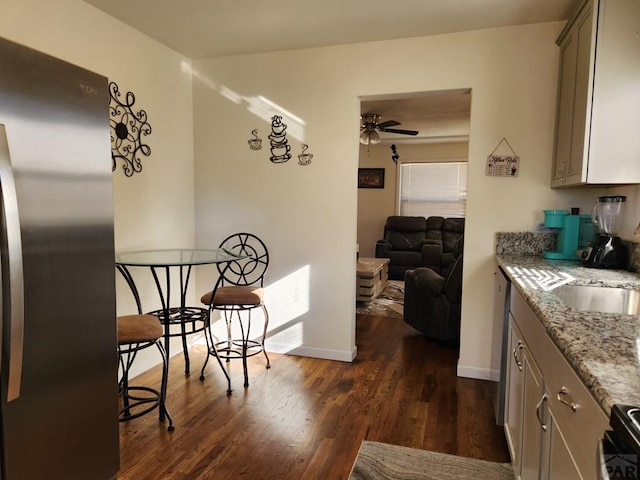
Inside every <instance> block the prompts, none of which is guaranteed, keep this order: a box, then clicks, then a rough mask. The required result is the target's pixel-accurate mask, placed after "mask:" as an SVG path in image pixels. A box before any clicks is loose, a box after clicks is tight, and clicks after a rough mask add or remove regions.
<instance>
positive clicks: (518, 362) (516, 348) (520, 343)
mask: <svg viewBox="0 0 640 480" xmlns="http://www.w3.org/2000/svg"><path fill="white" fill-rule="evenodd" d="M523 347H524V345H523V344H522V341H521V340H518V345H517V346H516V347H515V348H514V349H513V358H514V360H515V361H516V365H517V366H518V370H520V371H522V360H520V359H519V358H518V353H520V352H521V351H522V348H523Z"/></svg>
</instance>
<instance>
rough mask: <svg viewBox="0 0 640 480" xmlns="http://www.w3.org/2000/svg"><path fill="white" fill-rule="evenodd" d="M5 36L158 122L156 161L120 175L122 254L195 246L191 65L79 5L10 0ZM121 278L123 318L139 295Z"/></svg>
mask: <svg viewBox="0 0 640 480" xmlns="http://www.w3.org/2000/svg"><path fill="white" fill-rule="evenodd" d="M0 37H4V38H7V39H9V40H12V41H14V42H18V43H22V44H24V45H26V46H29V47H31V48H35V49H37V50H41V51H43V52H46V53H48V54H50V55H53V56H56V57H58V58H61V59H64V60H66V61H68V62H71V63H74V64H77V65H80V66H82V67H84V68H87V69H89V70H93V71H95V72H98V73H100V74H102V75H104V76H106V77H108V78H109V79H110V80H112V81H115V82H116V83H117V84H118V85H119V86H120V89H121V91H123V94H124V93H126V92H127V91H133V92H134V94H135V96H136V104H135V106H134V108H136V109H138V110H139V109H141V108H143V109H145V110H146V111H147V114H148V118H149V123H150V124H151V128H152V133H151V135H149V136H148V137H146V138H147V140H148V143H149V145H150V147H151V156H149V157H146V158H144V160H143V169H142V172H141V173H137V174H135V175H134V176H133V177H131V178H126V177H125V176H124V174H123V173H122V170H121V167H120V166H118V169H117V170H116V171H115V172H114V174H113V191H114V217H115V243H116V251H125V250H140V249H146V248H153V247H158V248H161V247H178V246H186V247H189V246H193V244H194V217H193V211H194V194H193V137H192V135H193V124H192V121H193V119H192V89H191V75H190V73H189V72H190V68H189V67H190V60H188V59H186V58H185V57H183V56H181V55H178V54H177V53H176V52H174V51H172V50H169V49H168V48H166V47H164V46H162V45H160V44H158V43H157V42H155V41H153V40H151V39H149V38H148V37H146V36H144V35H142V34H140V33H139V32H137V31H135V30H133V29H131V28H130V27H128V26H126V25H124V24H122V23H120V22H118V21H116V20H114V19H113V18H111V17H109V16H107V15H105V14H104V13H102V12H100V11H99V10H97V9H95V8H94V7H91V6H89V5H87V4H86V3H84V2H81V1H79V0H56V1H55V2H51V1H48V0H2V14H1V15H0ZM109 155H110V153H109V152H105V156H106V158H107V159H108V158H109ZM134 275H137V278H138V279H139V285H140V287H141V290H142V292H143V307H144V308H145V309H146V310H151V309H154V308H159V306H160V305H159V301H158V295H157V293H156V291H155V287H154V286H153V285H152V284H151V277H150V275H149V274H148V272H147V271H146V270H145V271H144V272H143V271H136V272H135V273H134ZM117 280H118V289H117V293H118V312H119V314H124V313H133V311H134V309H135V305H134V304H133V303H132V302H131V300H130V299H131V294H130V293H129V291H128V288H127V287H126V286H125V284H124V282H122V280H121V278H120V276H119V275H118V277H117ZM175 351H176V349H174V352H175ZM156 357H157V355H152V359H151V360H150V361H151V362H152V363H154V362H156ZM144 365H145V363H144V362H140V363H139V364H138V366H139V367H140V368H139V369H138V370H140V369H142V368H144Z"/></svg>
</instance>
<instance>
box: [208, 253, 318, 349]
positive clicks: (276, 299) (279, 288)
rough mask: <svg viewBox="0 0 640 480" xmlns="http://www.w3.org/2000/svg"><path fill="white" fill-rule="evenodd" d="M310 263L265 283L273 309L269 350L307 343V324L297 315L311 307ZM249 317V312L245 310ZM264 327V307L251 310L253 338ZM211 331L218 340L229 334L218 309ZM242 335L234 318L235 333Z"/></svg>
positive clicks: (250, 336)
mask: <svg viewBox="0 0 640 480" xmlns="http://www.w3.org/2000/svg"><path fill="white" fill-rule="evenodd" d="M310 271H311V268H310V266H309V265H306V266H304V267H302V268H300V269H298V270H296V271H295V272H293V273H291V274H289V275H287V276H286V277H284V278H282V279H280V280H278V281H276V282H274V283H272V284H271V285H268V286H267V287H265V289H266V294H265V303H266V306H267V310H268V312H269V330H268V332H267V350H268V351H273V352H288V351H290V350H291V349H293V348H296V347H299V346H301V345H302V344H303V339H304V338H303V325H302V323H300V322H299V321H297V319H298V318H299V317H301V316H302V315H304V314H305V313H307V312H308V311H309V290H310V288H309V282H310V280H309V279H310ZM242 315H244V316H245V317H246V315H248V313H247V312H244V313H242ZM263 330H264V315H263V314H262V309H260V308H258V309H254V310H253V311H252V313H251V330H250V332H249V338H251V339H252V340H256V339H257V338H259V337H260V336H261V335H262V332H263ZM211 332H212V334H213V337H214V340H215V341H217V342H218V341H223V340H226V338H227V326H226V322H225V320H224V318H223V317H221V316H220V312H214V316H213V318H212V319H211ZM240 335H241V332H240V327H239V322H238V320H237V319H236V318H234V319H233V321H232V322H231V336H232V337H234V338H238V337H239V336H240Z"/></svg>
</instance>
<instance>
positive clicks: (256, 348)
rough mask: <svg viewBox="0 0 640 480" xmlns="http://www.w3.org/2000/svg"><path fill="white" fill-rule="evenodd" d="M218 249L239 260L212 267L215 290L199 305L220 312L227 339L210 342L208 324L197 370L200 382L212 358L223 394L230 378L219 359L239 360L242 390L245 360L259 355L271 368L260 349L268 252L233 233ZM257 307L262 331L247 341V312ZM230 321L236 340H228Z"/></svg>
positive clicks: (266, 315)
mask: <svg viewBox="0 0 640 480" xmlns="http://www.w3.org/2000/svg"><path fill="white" fill-rule="evenodd" d="M219 248H220V249H221V250H224V251H227V252H232V253H233V254H235V255H238V256H242V257H243V258H242V259H240V260H236V261H233V262H229V263H228V264H227V265H221V264H219V263H218V264H216V266H217V267H218V273H219V277H218V280H217V282H216V284H215V287H214V288H213V290H211V291H210V292H207V293H205V294H204V295H202V297H201V298H200V301H201V302H202V303H203V304H205V305H208V307H209V311H210V312H211V314H213V312H214V310H219V311H221V312H223V316H224V319H225V323H226V326H227V339H226V340H223V341H220V342H216V341H215V340H214V338H213V335H212V333H211V329H210V325H208V327H209V328H207V329H206V330H205V336H206V337H205V338H206V340H207V345H208V348H209V355H207V357H206V358H205V362H204V365H203V366H202V370H201V371H200V380H203V379H204V370H205V368H206V366H207V362H208V361H209V356H214V357H216V359H217V360H218V363H219V364H220V366H221V367H222V371H223V372H224V374H225V376H226V378H227V384H228V389H227V393H231V379H230V378H229V373H228V372H227V370H226V369H225V368H224V365H223V364H222V362H221V359H225V360H226V361H227V362H228V361H229V360H232V359H242V369H243V372H244V386H245V387H248V386H249V374H248V369H247V358H248V357H252V356H254V355H257V354H259V353H262V354H263V355H264V357H265V359H266V362H267V363H266V367H267V368H271V363H270V361H269V356H268V355H267V352H266V350H265V349H264V341H265V338H266V336H267V328H268V326H269V313H268V312H267V308H266V307H265V304H264V295H265V291H264V276H265V273H266V271H267V268H268V267H269V251H268V250H267V247H266V246H265V244H264V242H263V241H262V240H260V239H259V238H258V237H257V236H255V235H253V234H251V233H236V234H233V235H231V236H229V237H227V238H226V239H224V240H223V241H222V243H221V244H220V247H219ZM258 308H259V309H261V310H262V315H263V319H264V329H263V331H262V335H261V336H260V338H259V339H257V340H252V339H251V338H250V337H251V320H252V318H251V312H252V311H253V310H254V309H258ZM210 317H211V315H210ZM234 319H235V321H236V322H237V326H238V328H239V333H240V335H239V337H236V338H232V333H231V330H232V324H233V323H234Z"/></svg>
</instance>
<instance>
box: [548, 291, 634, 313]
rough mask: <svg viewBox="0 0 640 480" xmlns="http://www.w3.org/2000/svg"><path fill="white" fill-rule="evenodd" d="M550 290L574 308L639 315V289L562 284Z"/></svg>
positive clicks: (586, 310)
mask: <svg viewBox="0 0 640 480" xmlns="http://www.w3.org/2000/svg"><path fill="white" fill-rule="evenodd" d="M552 292H553V293H554V294H555V295H556V296H557V297H558V298H559V299H560V300H562V301H563V302H564V304H565V305H566V306H567V307H569V308H573V309H574V310H582V311H585V312H606V313H623V314H627V315H640V290H636V289H632V288H619V287H598V286H591V285H562V286H560V287H558V288H555V289H553V290H552Z"/></svg>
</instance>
